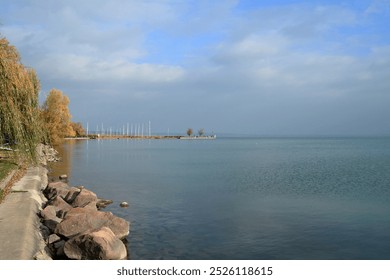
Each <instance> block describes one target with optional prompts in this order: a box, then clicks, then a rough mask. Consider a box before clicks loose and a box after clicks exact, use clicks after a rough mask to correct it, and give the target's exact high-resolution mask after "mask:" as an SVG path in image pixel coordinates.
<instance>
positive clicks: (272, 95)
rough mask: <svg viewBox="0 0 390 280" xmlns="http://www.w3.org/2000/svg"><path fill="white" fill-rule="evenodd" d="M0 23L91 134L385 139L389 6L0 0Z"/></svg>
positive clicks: (389, 113) (388, 130) (389, 131)
mask: <svg viewBox="0 0 390 280" xmlns="http://www.w3.org/2000/svg"><path fill="white" fill-rule="evenodd" d="M0 24H1V25H0V33H1V35H2V36H5V37H6V38H7V39H8V40H9V41H10V43H11V44H13V45H15V46H16V47H17V48H18V50H19V52H20V54H21V56H22V62H23V64H25V65H26V66H30V67H32V68H34V69H36V71H37V72H38V75H39V78H40V80H41V85H42V93H41V100H44V98H45V95H47V93H48V92H49V91H50V89H51V88H58V89H60V90H62V91H63V92H64V93H65V94H66V95H68V96H69V98H70V100H71V104H70V109H71V113H72V115H73V121H80V122H82V123H84V125H86V123H87V122H88V123H89V127H90V129H91V128H95V129H96V126H97V125H99V127H100V126H101V124H102V123H103V124H104V127H105V128H108V127H112V129H115V128H119V127H122V126H123V125H125V124H127V123H130V124H131V123H133V124H135V123H145V125H146V124H147V123H148V121H149V120H150V121H151V123H152V130H153V131H155V132H167V130H168V129H169V130H170V131H171V132H179V133H183V134H184V133H185V131H186V129H187V128H189V127H191V128H193V129H194V130H195V131H196V130H198V129H199V128H204V129H205V131H206V132H211V131H215V132H217V133H239V134H256V135H266V136H270V135H271V136H279V135H384V134H385V135H390V32H389V27H390V1H389V0H348V1H347V0H346V1H331V0H330V1H324V0H312V1H291V0H276V1H261V0H258V1H249V0H243V1H238V0H237V1H233V0H232V1H230V0H226V1H224V0H221V1H202V0H197V1H196V0H194V1H179V0H145V1H140V0H138V1H135V0H134V1H131V0H110V1H105V0H83V1H80V0H77V1H76V0H67V1H49V0H34V1H28V0H24V1H23V0H0Z"/></svg>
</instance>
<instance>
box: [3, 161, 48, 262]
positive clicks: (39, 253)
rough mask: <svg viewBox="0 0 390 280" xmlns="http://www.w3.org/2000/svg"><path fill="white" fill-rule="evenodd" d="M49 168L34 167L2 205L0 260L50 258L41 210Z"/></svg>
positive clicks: (28, 170) (14, 186) (16, 184)
mask: <svg viewBox="0 0 390 280" xmlns="http://www.w3.org/2000/svg"><path fill="white" fill-rule="evenodd" d="M46 185H47V170H46V169H45V168H43V167H31V168H29V169H27V172H26V174H25V175H24V176H23V177H22V178H21V179H20V180H19V181H18V182H17V183H15V184H14V185H13V187H12V190H11V192H10V193H9V194H8V195H7V196H6V198H5V199H4V200H3V202H2V203H1V204H0V260H32V259H46V258H47V257H46V255H45V253H44V248H45V244H44V241H43V238H42V235H41V233H40V229H39V227H40V221H39V217H38V213H39V211H40V209H41V206H42V203H43V202H44V200H45V198H44V196H43V195H42V192H41V191H42V189H43V188H45V187H46Z"/></svg>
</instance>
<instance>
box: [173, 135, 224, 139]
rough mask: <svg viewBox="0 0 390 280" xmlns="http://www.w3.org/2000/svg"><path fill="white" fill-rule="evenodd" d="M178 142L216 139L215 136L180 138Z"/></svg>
mask: <svg viewBox="0 0 390 280" xmlns="http://www.w3.org/2000/svg"><path fill="white" fill-rule="evenodd" d="M179 139H180V140H215V139H217V135H211V136H180V137H179Z"/></svg>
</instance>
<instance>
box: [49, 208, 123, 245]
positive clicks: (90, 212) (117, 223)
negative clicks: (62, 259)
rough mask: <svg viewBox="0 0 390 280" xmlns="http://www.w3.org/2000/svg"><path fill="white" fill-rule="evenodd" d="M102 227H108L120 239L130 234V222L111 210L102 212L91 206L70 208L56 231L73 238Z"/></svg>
mask: <svg viewBox="0 0 390 280" xmlns="http://www.w3.org/2000/svg"><path fill="white" fill-rule="evenodd" d="M101 227H108V228H110V229H111V230H112V232H113V233H114V234H115V236H116V237H118V238H119V239H123V238H125V237H126V236H127V235H129V231H130V223H129V222H127V221H126V220H124V219H122V218H119V217H117V216H115V215H113V214H112V213H111V212H100V211H97V210H96V209H90V208H80V207H78V208H73V209H70V210H69V211H68V212H67V214H66V215H65V217H64V220H63V221H62V222H61V223H59V224H58V225H57V227H56V229H55V231H54V233H56V234H58V235H60V236H64V237H66V238H72V237H74V236H76V235H79V234H81V233H83V232H86V231H90V230H97V229H99V228H101Z"/></svg>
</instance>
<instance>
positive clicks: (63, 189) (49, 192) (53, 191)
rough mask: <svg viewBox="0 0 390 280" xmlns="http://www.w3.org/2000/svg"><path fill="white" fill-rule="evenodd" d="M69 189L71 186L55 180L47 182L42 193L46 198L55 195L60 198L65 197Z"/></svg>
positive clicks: (51, 197)
mask: <svg viewBox="0 0 390 280" xmlns="http://www.w3.org/2000/svg"><path fill="white" fill-rule="evenodd" d="M70 190H71V187H70V186H69V185H68V184H67V183H64V182H61V181H57V182H51V183H49V184H48V185H47V187H46V188H45V190H44V191H43V194H44V195H45V196H46V198H47V199H48V200H50V199H53V198H55V197H56V196H61V197H62V198H65V197H66V196H67V195H68V193H69V191H70Z"/></svg>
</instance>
